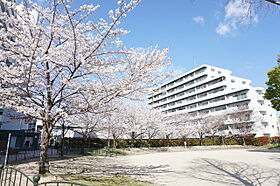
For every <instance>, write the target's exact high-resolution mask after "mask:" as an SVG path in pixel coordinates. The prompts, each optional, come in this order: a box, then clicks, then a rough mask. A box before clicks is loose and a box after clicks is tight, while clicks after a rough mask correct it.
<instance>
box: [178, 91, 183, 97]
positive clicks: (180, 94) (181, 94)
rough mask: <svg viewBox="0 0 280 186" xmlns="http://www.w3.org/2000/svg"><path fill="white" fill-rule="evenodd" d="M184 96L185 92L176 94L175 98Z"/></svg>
mask: <svg viewBox="0 0 280 186" xmlns="http://www.w3.org/2000/svg"><path fill="white" fill-rule="evenodd" d="M184 94H185V92H181V93H179V94H177V97H181V96H183V95H184Z"/></svg>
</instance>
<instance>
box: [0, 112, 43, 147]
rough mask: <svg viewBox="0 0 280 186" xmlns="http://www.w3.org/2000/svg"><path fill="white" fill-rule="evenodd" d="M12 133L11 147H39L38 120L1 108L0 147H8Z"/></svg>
mask: <svg viewBox="0 0 280 186" xmlns="http://www.w3.org/2000/svg"><path fill="white" fill-rule="evenodd" d="M9 133H11V141H10V148H13V149H37V148H38V143H39V138H40V132H38V131H37V130H36V120H33V119H30V118H28V117H26V116H23V115H22V114H21V113H18V112H15V111H13V110H10V109H7V108H1V109H0V144H1V145H0V149H5V148H6V146H5V145H6V143H7V141H8V135H9Z"/></svg>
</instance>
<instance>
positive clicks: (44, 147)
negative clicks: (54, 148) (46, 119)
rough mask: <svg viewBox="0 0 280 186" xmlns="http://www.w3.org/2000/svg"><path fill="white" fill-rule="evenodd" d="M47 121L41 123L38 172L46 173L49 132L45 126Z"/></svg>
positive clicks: (47, 167)
mask: <svg viewBox="0 0 280 186" xmlns="http://www.w3.org/2000/svg"><path fill="white" fill-rule="evenodd" d="M47 125H48V123H43V134H42V137H41V145H40V148H41V149H40V161H39V174H46V173H48V172H50V171H49V159H48V149H49V141H50V132H49V130H48V127H47Z"/></svg>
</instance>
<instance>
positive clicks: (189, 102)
mask: <svg viewBox="0 0 280 186" xmlns="http://www.w3.org/2000/svg"><path fill="white" fill-rule="evenodd" d="M250 83H251V81H250V80H248V79H244V78H239V77H235V76H232V75H231V71H229V70H226V69H222V68H218V67H213V66H210V65H202V66H200V67H197V68H195V69H193V70H191V71H189V72H187V73H185V74H183V75H181V76H179V77H177V78H175V79H173V80H171V81H169V82H167V83H164V84H162V85H161V86H160V87H158V88H156V89H154V90H153V92H152V93H151V94H150V96H149V98H148V104H150V105H151V106H152V107H153V108H156V109H160V110H161V111H162V112H164V113H166V114H174V113H200V114H204V115H206V116H207V115H216V114H219V113H222V112H224V113H225V112H230V111H231V112H234V111H235V110H237V109H238V108H241V107H244V108H246V109H250V110H251V111H252V112H253V113H254V121H250V122H251V123H253V126H252V127H253V128H254V129H253V130H252V131H251V133H252V134H254V135H255V136H256V137H257V136H277V135H279V125H278V122H277V116H276V110H275V109H273V108H272V107H271V103H270V101H268V100H265V99H264V98H263V95H264V92H265V90H264V89H263V88H260V87H252V86H251V85H250ZM225 130H228V131H231V132H233V133H234V132H235V129H234V127H233V125H232V123H230V121H229V122H228V126H227V127H226V129H225Z"/></svg>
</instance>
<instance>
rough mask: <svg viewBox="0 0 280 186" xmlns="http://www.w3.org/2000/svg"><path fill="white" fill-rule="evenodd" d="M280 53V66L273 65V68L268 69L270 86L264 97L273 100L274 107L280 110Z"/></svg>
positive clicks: (279, 60)
mask: <svg viewBox="0 0 280 186" xmlns="http://www.w3.org/2000/svg"><path fill="white" fill-rule="evenodd" d="M279 64H280V55H278V66H276V67H273V69H272V70H270V71H268V73H267V76H268V79H269V80H268V81H267V82H266V85H267V86H268V87H267V89H266V92H265V95H264V97H265V98H266V99H268V100H270V101H271V103H272V106H273V108H275V109H276V110H277V111H280V65H279Z"/></svg>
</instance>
